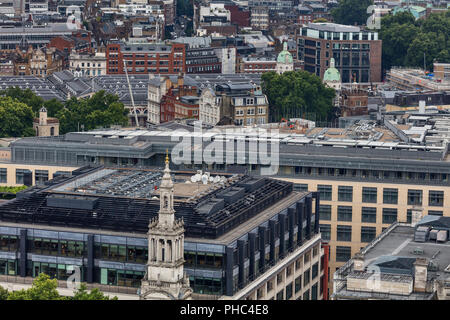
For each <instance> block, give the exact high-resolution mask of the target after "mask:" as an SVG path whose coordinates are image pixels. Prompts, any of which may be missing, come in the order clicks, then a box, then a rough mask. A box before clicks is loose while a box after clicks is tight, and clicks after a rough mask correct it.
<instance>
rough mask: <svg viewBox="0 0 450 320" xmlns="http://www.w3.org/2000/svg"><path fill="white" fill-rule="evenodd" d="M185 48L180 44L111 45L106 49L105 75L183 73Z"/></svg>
mask: <svg viewBox="0 0 450 320" xmlns="http://www.w3.org/2000/svg"><path fill="white" fill-rule="evenodd" d="M185 59H186V48H185V45H184V44H181V43H171V44H168V43H111V44H108V45H107V47H106V61H107V63H106V73H107V74H124V73H125V70H124V60H125V61H126V62H127V67H128V73H129V74H146V73H158V74H173V73H179V72H185V69H186V60H185Z"/></svg>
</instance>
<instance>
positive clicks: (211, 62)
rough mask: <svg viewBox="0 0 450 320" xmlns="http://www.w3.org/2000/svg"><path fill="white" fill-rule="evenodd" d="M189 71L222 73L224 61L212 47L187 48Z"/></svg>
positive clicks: (187, 66)
mask: <svg viewBox="0 0 450 320" xmlns="http://www.w3.org/2000/svg"><path fill="white" fill-rule="evenodd" d="M186 72H187V73H195V74H198V73H222V62H221V61H220V59H219V58H218V57H217V54H216V51H215V49H214V48H211V47H203V48H187V49H186Z"/></svg>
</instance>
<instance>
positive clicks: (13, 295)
mask: <svg viewBox="0 0 450 320" xmlns="http://www.w3.org/2000/svg"><path fill="white" fill-rule="evenodd" d="M57 287H58V281H57V280H56V279H50V277H49V276H48V275H46V274H45V273H41V274H39V276H38V277H37V278H36V279H34V281H33V284H32V286H31V288H29V289H27V290H25V289H22V290H18V291H13V292H10V293H9V294H8V299H7V300H61V299H62V297H61V296H60V295H59V292H58V290H56V288H57Z"/></svg>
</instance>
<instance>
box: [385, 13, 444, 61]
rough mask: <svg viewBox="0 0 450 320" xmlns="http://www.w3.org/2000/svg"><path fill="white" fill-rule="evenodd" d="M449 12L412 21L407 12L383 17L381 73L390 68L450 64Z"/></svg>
mask: <svg viewBox="0 0 450 320" xmlns="http://www.w3.org/2000/svg"><path fill="white" fill-rule="evenodd" d="M449 36H450V11H447V12H443V13H432V14H430V16H429V17H428V18H426V19H419V20H417V21H416V20H415V18H414V16H413V15H412V14H411V13H410V12H399V13H397V14H396V15H392V14H390V15H386V16H384V17H383V18H382V19H381V30H380V38H381V39H382V40H383V49H382V50H383V56H382V59H383V69H385V70H388V69H390V68H391V67H393V66H408V67H423V63H424V54H425V58H426V60H425V62H426V68H427V69H429V70H432V68H433V62H434V61H437V62H448V61H450V54H449V52H450V48H449V47H450V40H449Z"/></svg>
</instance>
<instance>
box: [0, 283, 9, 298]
mask: <svg viewBox="0 0 450 320" xmlns="http://www.w3.org/2000/svg"><path fill="white" fill-rule="evenodd" d="M8 296H9V292H8V289H5V288H3V287H2V286H0V301H1V300H7V299H8Z"/></svg>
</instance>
